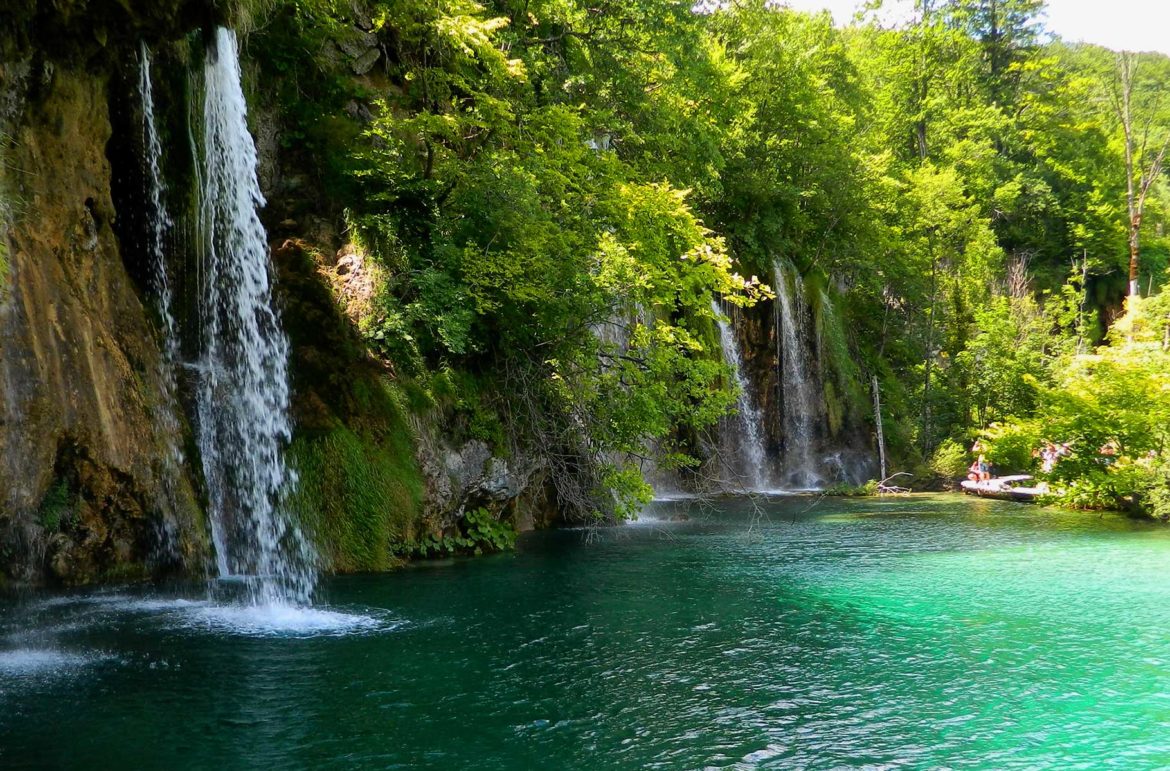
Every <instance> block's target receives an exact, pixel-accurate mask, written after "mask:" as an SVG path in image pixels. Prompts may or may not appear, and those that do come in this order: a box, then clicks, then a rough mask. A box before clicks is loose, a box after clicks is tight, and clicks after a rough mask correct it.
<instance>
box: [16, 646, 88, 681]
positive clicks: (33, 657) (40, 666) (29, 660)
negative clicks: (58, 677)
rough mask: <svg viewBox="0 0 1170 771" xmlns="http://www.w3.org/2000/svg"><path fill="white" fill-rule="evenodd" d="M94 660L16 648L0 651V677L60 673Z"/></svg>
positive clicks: (59, 653)
mask: <svg viewBox="0 0 1170 771" xmlns="http://www.w3.org/2000/svg"><path fill="white" fill-rule="evenodd" d="M95 660H96V659H95V658H94V657H93V656H85V655H82V654H80V653H66V652H64V651H58V650H49V649H38V648H18V649H16V650H11V651H0V676H3V675H9V676H12V675H15V676H20V675H41V674H46V673H61V672H65V671H72V670H75V669H78V668H80V667H83V666H85V665H87V664H90V663H92V662H94V661H95Z"/></svg>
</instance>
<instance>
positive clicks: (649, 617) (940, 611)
mask: <svg viewBox="0 0 1170 771" xmlns="http://www.w3.org/2000/svg"><path fill="white" fill-rule="evenodd" d="M680 515H681V516H686V517H689V519H687V520H686V521H669V520H670V519H672V518H674V517H678V516H680ZM1168 569H1170V530H1167V529H1164V528H1163V527H1161V526H1155V525H1150V524H1142V523H1135V522H1131V521H1129V520H1125V519H1122V518H1117V517H1108V516H1107V517H1098V516H1096V515H1085V514H1072V513H1062V512H1054V511H1045V510H1043V509H1039V508H1036V507H1027V506H1020V505H1016V504H1010V503H1000V502H994V501H980V500H964V499H959V498H952V497H914V498H905V499H897V500H882V501H876V500H865V501H841V500H833V499H823V500H820V501H819V502H818V501H817V499H815V498H796V499H791V498H790V499H773V500H770V501H757V502H754V503H753V502H750V501H723V502H720V503H718V504H717V505H716V506H714V507H710V506H698V505H696V504H693V503H688V502H685V501H675V502H670V503H662V504H657V505H656V506H655V507H653V508H652V509H651V510H650V511H649V512H647V515H646V517H644V519H643V521H642V522H640V523H638V524H634V525H631V526H626V527H622V528H614V529H608V530H600V531H589V530H574V531H561V532H553V533H540V534H533V535H530V536H526V537H524V538H522V539H521V541H520V545H519V548H518V550H517V552H516V553H514V554H506V555H498V556H494V557H487V558H481V559H476V560H464V561H453V562H449V563H444V564H438V565H427V566H420V567H413V568H410V569H407V570H403V571H400V572H398V573H395V574H391V575H378V576H360V577H347V578H338V579H333V580H331V581H327V582H325V584H324V586H323V592H324V594H325V600H324V602H323V603H322V604H321V606H319V607H318V608H315V609H314V610H313V611H312V612H309V613H289V612H287V611H281V610H272V609H269V610H266V611H263V612H261V611H252V610H249V611H244V610H241V609H238V608H230V607H229V608H224V607H221V606H217V605H213V604H211V603H208V602H207V601H206V600H205V599H203V596H202V593H201V590H199V589H191V590H189V591H187V592H185V593H182V594H181V596H180V595H176V594H174V593H170V594H168V593H163V592H160V591H158V590H153V591H149V592H148V591H147V590H144V589H117V590H104V591H100V592H91V593H72V594H63V595H62V594H58V595H46V594H36V595H23V596H20V597H10V598H8V599H7V600H5V601H4V602H3V604H0V766H2V767H4V768H23V767H35V768H43V767H48V768H53V767H77V768H106V767H128V768H244V767H247V768H282V769H283V768H338V769H340V768H347V769H348V768H426V767H432V768H477V769H525V768H566V769H595V768H661V769H686V768H708V767H713V768H745V769H746V768H785V769H788V768H843V767H853V768H864V767H869V768H935V767H949V768H988V769H993V768H994V769H1003V768H1054V769H1056V768H1059V769H1075V768H1110V767H1112V768H1124V769H1142V768H1159V767H1167V766H1170V578H1168V577H1167V573H1168V572H1170V571H1168Z"/></svg>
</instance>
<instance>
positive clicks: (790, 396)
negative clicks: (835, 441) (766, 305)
mask: <svg viewBox="0 0 1170 771" xmlns="http://www.w3.org/2000/svg"><path fill="white" fill-rule="evenodd" d="M775 289H776V343H777V351H776V354H777V356H778V357H779V361H780V384H781V388H782V389H783V394H782V396H783V399H782V401H783V403H784V423H783V426H784V483H785V485H786V486H788V487H792V488H795V489H813V488H817V487H820V486H821V485H822V484H823V483H824V480H823V478H822V476H821V475H820V473H818V468H817V464H816V461H815V460H814V458H813V446H814V444H815V442H816V422H817V415H818V414H819V413H820V410H819V409H818V408H817V402H816V398H817V394H816V388H815V384H814V382H813V380H812V378H811V377H810V375H809V357H808V352H807V347H806V334H805V328H804V319H805V317H806V316H807V315H808V313H807V309H806V307H805V302H804V291H803V283H802V282H801V280H800V275H799V274H798V273H797V272H796V270H795V269H793V268H791V267H790V266H788V265H787V264H786V263H784V262H781V261H779V260H778V261H777V262H776V283H775Z"/></svg>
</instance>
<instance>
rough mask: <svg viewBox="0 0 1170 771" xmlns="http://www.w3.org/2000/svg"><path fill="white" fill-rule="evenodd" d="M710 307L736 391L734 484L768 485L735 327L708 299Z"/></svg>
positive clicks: (761, 439) (757, 418) (757, 415)
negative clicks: (737, 394)
mask: <svg viewBox="0 0 1170 771" xmlns="http://www.w3.org/2000/svg"><path fill="white" fill-rule="evenodd" d="M711 310H712V312H714V314H715V323H716V324H718V325H719V345H720V347H721V349H722V351H723V361H724V362H726V363H727V364H728V366H730V367H731V371H732V377H733V378H734V379H735V385H736V388H737V389H738V391H739V398H738V400H737V401H736V411H737V414H736V416H735V422H734V424H735V428H736V429H737V430H736V431H734V432H733V433H732V435H731V437H730V438H731V442H729V444H730V445H731V446H732V448H733V450H734V456H735V458H734V459H735V461H736V466H735V468H734V469H733V470H734V472H735V477H736V479H735V483H736V485H737V486H744V485H746V486H747V487H748V489H749V490H763V489H765V488H766V487H767V484H768V476H769V474H768V467H767V466H768V457H767V454H766V453H765V451H764V437H763V435H762V434H761V432H760V429H761V427H762V426H761V420H760V411H759V410H758V409H756V406H755V403H754V401H753V400H752V389H751V384H750V383H749V382H748V379H747V375H746V374H745V373H744V369H743V358H742V357H741V356H740V353H739V346H738V344H737V343H736V340H735V330H734V329H732V326H731V323H730V320H729V319H728V318H727V317H726V316H724V314H723V313H722V311H721V309H720V307H719V304H718V303H717V302H715V301H714V300H712V301H711Z"/></svg>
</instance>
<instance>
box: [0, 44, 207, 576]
mask: <svg viewBox="0 0 1170 771" xmlns="http://www.w3.org/2000/svg"><path fill="white" fill-rule="evenodd" d="M32 78H35V80H32V82H31V83H30V85H29V88H30V93H29V94H28V96H27V97H26V99H24V100H22V101H23V103H24V109H23V111H22V112H21V114H20V115H19V116H13V119H12V137H13V143H12V150H11V155H10V157H9V158H8V165H9V167H10V168H15V169H20V170H25V171H26V172H27V173H22V174H18V175H11V176H10V177H9V178H8V179H6V180H5V181H6V183H7V184H6V185H5V191H4V195H5V198H6V199H7V200H8V201H9V202H10V206H11V208H12V209H13V210H14V211H13V213H12V215H11V216H10V221H9V222H8V223H7V227H6V233H5V242H6V244H5V251H6V252H7V254H8V271H7V276H6V277H5V279H4V291H3V300H2V302H0V541H2V542H3V544H4V546H5V547H7V549H8V552H9V554H14V555H19V556H20V557H21V559H17V560H16V561H14V562H12V563H10V564H9V565H8V572H9V574H10V575H12V576H13V577H17V578H22V579H31V578H36V577H37V576H38V574H39V573H41V572H42V571H46V572H48V574H49V575H52V576H54V577H56V578H59V579H61V580H66V581H71V582H81V581H86V580H90V579H92V578H95V577H97V576H98V575H100V574H101V573H102V572H105V571H110V570H113V569H115V568H116V569H118V570H125V569H127V567H128V566H130V567H131V568H132V569H142V568H144V567H145V566H146V565H147V562H148V560H150V559H154V558H155V556H156V555H159V554H162V555H168V554H169V555H170V559H172V560H173V561H176V562H186V563H187V564H188V565H193V564H195V563H197V562H198V558H199V551H200V548H199V546H198V544H199V543H200V540H201V539H199V538H198V537H196V536H195V533H196V532H197V531H198V528H197V524H196V520H197V514H196V512H197V510H198V509H197V507H196V505H195V500H194V496H193V494H192V492H191V487H190V484H189V483H187V482H186V480H179V483H177V484H164V482H163V480H162V478H161V475H162V473H163V464H162V460H161V459H162V458H164V457H165V455H166V453H165V447H166V441H167V440H166V438H164V437H161V436H158V435H157V434H156V432H155V427H156V426H158V425H159V423H160V421H158V420H157V419H156V418H157V415H158V413H159V411H160V410H164V409H170V408H171V406H170V405H164V404H161V403H159V394H160V393H161V392H162V389H161V387H160V384H159V382H158V377H159V372H160V365H159V356H160V354H159V350H158V346H157V344H156V342H155V339H156V338H155V334H154V331H153V329H152V326H151V324H150V323H149V321H148V313H147V310H146V309H145V308H144V307H143V304H142V302H141V300H140V298H139V296H138V294H137V292H136V291H135V287H134V286H133V283H132V282H131V280H130V277H129V275H128V274H127V272H126V269H125V267H124V265H123V263H122V260H121V257H120V255H119V245H118V242H117V240H116V238H115V236H114V232H113V229H112V223H113V220H114V217H115V211H114V206H113V203H112V200H111V195H110V177H111V170H110V166H109V162H108V160H107V158H106V155H105V148H106V145H107V143H108V142H109V141H110V138H111V129H110V121H109V114H108V109H107V101H106V82H105V80H104V79H103V78H101V77H99V76H94V75H91V74H88V73H80V72H77V71H74V70H71V69H67V68H60V67H52V66H49V65H44V66H43V67H42V68H41V70H40V72H36V73H33V74H32V75H31V76H30V79H32ZM13 201H14V202H15V203H14V205H13V204H12V202H13ZM164 489H167V490H168V492H170V493H173V495H162V494H160V491H161V490H164ZM167 498H170V500H167ZM168 533H175V534H180V535H181V536H182V537H179V538H177V539H175V541H174V542H173V543H168V542H167V541H168V538H169V536H168V535H167V534H168ZM179 543H181V544H183V548H182V549H179V548H178V547H177V546H175V544H179Z"/></svg>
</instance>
